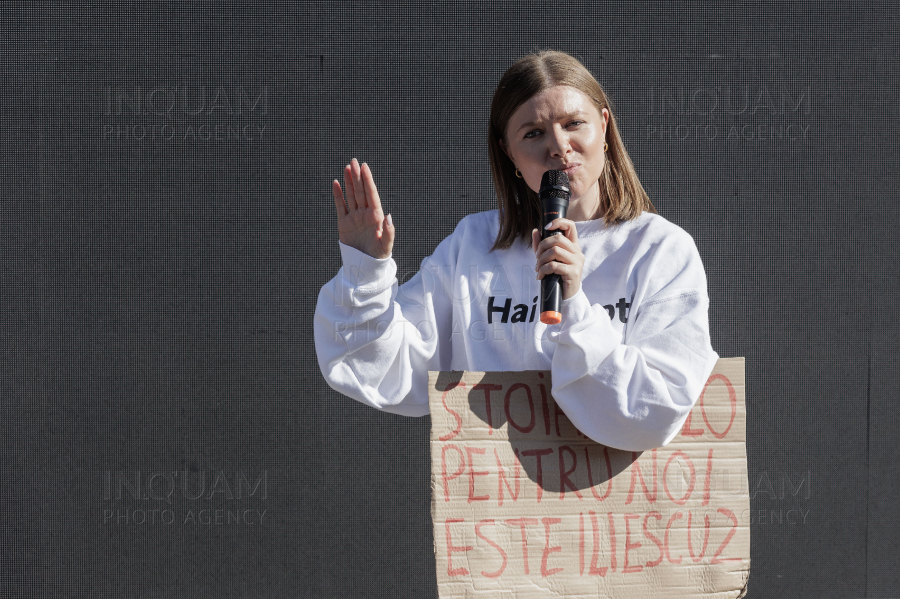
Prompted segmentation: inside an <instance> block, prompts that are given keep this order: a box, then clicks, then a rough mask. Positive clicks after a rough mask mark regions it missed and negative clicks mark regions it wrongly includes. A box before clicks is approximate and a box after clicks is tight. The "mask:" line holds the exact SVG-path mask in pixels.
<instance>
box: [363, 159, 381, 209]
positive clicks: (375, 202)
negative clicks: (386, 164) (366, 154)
mask: <svg viewBox="0 0 900 599" xmlns="http://www.w3.org/2000/svg"><path fill="white" fill-rule="evenodd" d="M360 174H361V176H362V187H363V191H364V192H365V196H366V202H367V205H368V207H369V208H372V209H373V210H381V198H380V197H378V188H376V187H375V178H374V177H373V176H372V170H371V169H370V168H369V165H368V164H366V163H365V162H363V164H362V167H361V168H360Z"/></svg>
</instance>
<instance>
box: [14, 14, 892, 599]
mask: <svg viewBox="0 0 900 599" xmlns="http://www.w3.org/2000/svg"><path fill="white" fill-rule="evenodd" d="M898 31H900V10H898V7H897V5H896V2H868V3H847V2H815V3H813V2H809V3H790V2H777V3H775V2H766V3H758V2H747V3H710V4H701V3H697V2H659V3H626V2H621V3H603V4H599V3H590V2H578V1H574V0H573V1H570V2H565V3H557V2H546V1H532V2H529V1H518V2H493V3H481V2H461V3H431V2H379V3H375V2H360V3H356V2H354V3H349V2H348V3H338V2H334V3H332V2H321V3H304V2H292V3H284V4H271V3H270V4H267V5H266V6H264V7H263V6H250V5H242V6H238V5H236V4H235V5H233V6H232V5H228V4H222V3H214V4H213V3H210V4H204V5H202V6H199V7H193V6H191V5H189V4H188V3H176V2H167V3H154V4H153V5H152V6H150V5H148V4H144V3H128V4H118V3H116V4H114V3H75V2H29V3H17V2H4V3H3V4H2V7H0V135H2V144H3V149H4V155H3V159H2V160H0V194H2V197H0V256H2V261H0V289H2V310H0V401H2V406H3V408H4V409H3V420H2V424H0V427H2V428H0V432H2V441H0V471H2V475H3V481H2V484H0V506H2V509H0V551H2V553H0V564H2V566H0V595H2V596H8V597H98V598H99V597H110V598H112V597H115V598H131V597H135V598H136V597H242V598H243V597H247V598H252V597H310V598H330V597H335V598H337V597H341V598H343V597H355V598H363V597H391V598H399V597H416V598H421V597H435V596H436V591H435V582H434V558H433V553H432V549H431V543H432V538H431V528H430V527H431V523H430V519H429V500H430V490H429V479H428V444H427V442H428V427H429V422H428V419H427V418H424V419H403V418H399V417H394V416H389V415H385V414H381V413H378V412H376V411H374V410H371V409H367V408H363V407H362V406H359V405H357V404H356V403H355V402H353V401H352V400H349V399H347V398H344V397H341V396H339V395H338V394H336V393H335V392H333V391H331V390H330V389H329V388H328V387H327V386H326V385H325V383H324V382H323V380H322V378H321V375H320V374H319V371H318V368H317V365H316V360H315V352H314V347H313V339H312V329H311V326H310V325H311V318H312V312H313V309H314V305H315V297H316V294H317V291H318V288H319V287H320V286H321V285H322V284H323V283H324V282H325V281H326V280H327V279H328V278H330V277H331V276H333V275H334V274H335V272H336V271H337V269H338V267H339V257H338V252H337V237H336V234H335V232H334V223H335V221H334V217H333V204H332V201H331V198H330V195H329V182H330V181H331V179H333V178H335V177H338V176H340V172H341V167H342V166H343V165H344V164H345V163H346V162H347V161H348V160H349V159H350V158H352V157H354V156H356V157H359V158H360V159H362V160H366V161H368V162H369V164H370V165H371V166H372V169H373V171H374V173H375V176H376V181H377V183H378V184H379V188H380V191H381V195H382V197H383V198H384V201H385V204H386V208H387V210H388V211H390V212H392V213H393V215H394V220H395V223H396V225H397V229H398V236H399V237H398V243H397V246H396V250H395V255H396V257H397V260H398V263H399V265H400V272H401V275H402V278H403V279H405V278H408V277H409V276H410V275H411V273H412V272H414V271H415V269H416V268H417V265H418V263H419V262H420V260H421V259H422V258H423V257H424V256H426V255H427V254H428V253H429V252H430V251H431V250H432V249H433V248H434V247H435V245H436V244H437V243H438V241H439V240H440V239H442V238H443V237H444V236H445V235H446V234H447V233H449V232H450V231H451V230H452V228H453V227H454V225H455V224H456V222H457V221H458V220H459V219H460V218H461V217H462V216H463V215H465V214H468V213H470V212H473V211H478V210H486V209H490V208H492V207H493V205H494V204H493V202H494V199H493V193H492V189H491V184H490V176H489V170H488V166H487V158H486V151H485V143H484V137H485V123H486V119H487V114H488V105H489V102H490V97H491V95H492V93H493V88H494V86H495V84H496V82H497V80H498V79H499V77H500V75H501V74H502V72H503V71H504V70H505V69H506V67H508V66H509V65H510V64H511V63H512V62H513V61H514V60H515V59H517V58H519V57H520V56H522V55H523V54H525V53H527V52H528V51H531V50H534V49H539V48H547V47H553V48H558V49H562V50H566V51H569V52H571V53H573V54H576V55H577V56H579V57H581V58H582V59H583V61H584V62H585V64H586V65H587V66H588V67H589V68H590V69H591V70H592V71H593V72H594V73H595V74H596V75H597V76H598V78H599V79H600V81H601V82H602V83H603V84H604V85H605V86H606V88H607V90H608V92H609V93H610V95H611V97H612V98H613V101H614V103H615V107H616V110H617V115H618V118H619V123H620V126H621V128H622V130H623V133H624V136H625V139H626V143H627V145H628V147H629V149H630V151H631V155H632V157H633V159H634V162H635V164H636V166H637V170H638V172H639V173H640V175H641V177H642V180H643V182H644V185H645V187H646V188H647V190H648V192H649V194H650V196H651V198H652V199H653V201H654V202H655V204H656V206H657V208H658V209H659V211H660V213H661V214H662V215H663V216H665V217H666V218H668V219H669V220H671V221H673V222H675V223H677V224H678V225H680V226H681V227H683V228H685V229H686V230H687V231H689V232H690V233H691V234H692V235H693V236H694V238H695V240H696V242H697V244H698V246H699V248H700V252H701V254H702V257H703V260H704V263H705V265H706V269H707V275H708V278H709V285H710V294H711V298H712V310H711V324H712V331H713V345H714V347H715V348H716V349H717V350H718V352H719V353H720V355H722V356H745V357H746V358H747V375H748V390H747V401H748V406H747V407H748V415H749V419H748V455H749V472H750V489H751V505H752V508H753V513H752V514H751V516H752V524H751V527H752V538H753V542H752V560H753V564H752V570H751V578H750V594H749V596H750V597H753V598H762V597H798V598H800V597H816V598H821V597H891V596H896V594H897V589H898V588H900V574H898V571H897V570H896V569H895V568H893V567H892V566H896V563H897V558H896V556H897V554H898V552H900V541H898V538H900V535H898V534H897V533H898V532H900V520H898V517H897V511H896V510H897V506H898V505H900V471H898V468H897V466H896V456H897V455H898V452H900V435H898V434H897V430H898V428H900V416H898V410H897V402H898V399H900V358H898V356H900V351H898V350H900V347H898V339H900V318H898V315H900V311H898V299H900V298H898V295H900V256H898V241H900V239H898V231H900V209H898V197H897V191H896V190H897V189H898V186H900V174H898V173H900V169H898V167H900V163H898V162H900V161H898V157H897V156H898V154H897V148H898V145H900V144H898V142H900V139H898V130H900V119H898V116H900V115H898V111H900V55H898V53H900V35H898V33H897V32H898Z"/></svg>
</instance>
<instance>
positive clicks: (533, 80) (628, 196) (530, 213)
mask: <svg viewBox="0 0 900 599" xmlns="http://www.w3.org/2000/svg"><path fill="white" fill-rule="evenodd" d="M557 85H568V86H570V87H574V88H575V89H577V90H578V91H580V92H581V93H583V94H584V95H586V96H587V97H588V98H590V99H591V101H593V102H594V104H595V105H596V106H597V110H598V111H599V112H601V113H602V112H603V109H604V108H606V109H607V110H608V111H609V124H608V125H607V129H606V143H608V144H609V149H608V151H607V152H606V165H605V166H604V167H603V172H602V173H601V175H600V196H601V197H600V210H601V215H600V216H602V217H603V218H604V219H605V220H606V222H607V223H619V222H623V221H627V220H631V219H633V218H637V217H638V216H639V215H640V214H641V213H642V212H644V211H645V210H646V211H649V212H656V208H654V207H653V204H652V203H651V202H650V198H649V197H648V196H647V192H645V191H644V187H643V186H642V185H641V182H640V180H638V177H637V173H636V172H635V171H634V165H633V164H632V162H631V158H629V156H628V152H627V151H626V150H625V144H624V143H623V142H622V138H621V137H620V136H619V130H618V128H617V127H616V117H615V116H614V115H613V111H612V106H611V105H610V102H609V99H608V98H607V97H606V93H605V92H604V91H603V88H602V87H600V84H599V83H597V80H596V79H594V77H593V75H591V73H590V72H589V71H588V70H587V69H586V68H585V66H584V65H583V64H581V62H579V61H578V59H576V58H574V57H572V56H570V55H569V54H566V53H565V52H557V51H552V50H548V51H544V52H538V53H536V54H530V55H528V56H526V57H524V58H522V59H521V60H519V61H518V62H516V64H514V65H513V66H511V67H510V68H509V69H508V70H507V71H506V73H504V75H503V77H502V78H501V79H500V83H499V84H497V90H496V91H495V92H494V99H493V101H492V102H491V119H490V125H489V132H488V152H489V154H490V160H491V175H492V176H493V178H494V187H495V188H496V190H497V201H498V204H499V207H500V231H499V232H498V233H497V239H496V241H495V242H494V247H493V248H491V249H492V250H495V249H506V248H508V247H510V246H511V245H512V244H513V243H514V242H515V241H516V239H522V240H526V241H528V242H530V240H531V231H532V229H535V228H536V227H538V226H539V224H540V220H541V204H540V200H539V198H538V194H536V193H535V192H534V191H532V190H531V189H530V188H529V187H528V185H526V183H525V179H521V178H519V177H517V176H516V175H515V169H516V167H515V165H513V162H512V160H510V158H509V156H507V155H506V152H505V151H504V150H503V144H504V143H506V137H505V136H506V126H507V124H508V123H509V119H510V118H511V117H512V115H513V114H514V113H515V112H516V110H518V109H519V107H520V106H521V105H522V104H524V103H525V102H527V101H528V100H530V99H531V98H532V97H534V96H535V95H537V94H539V93H541V92H542V91H544V90H546V89H549V88H551V87H554V86H557Z"/></svg>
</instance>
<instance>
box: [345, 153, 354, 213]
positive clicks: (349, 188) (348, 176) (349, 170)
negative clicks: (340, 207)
mask: <svg viewBox="0 0 900 599" xmlns="http://www.w3.org/2000/svg"><path fill="white" fill-rule="evenodd" d="M344 191H346V194H345V197H346V199H347V210H348V211H349V212H354V211H356V194H355V193H354V191H353V167H352V166H351V165H349V164H348V165H347V166H345V167H344Z"/></svg>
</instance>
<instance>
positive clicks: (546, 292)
mask: <svg viewBox="0 0 900 599" xmlns="http://www.w3.org/2000/svg"><path fill="white" fill-rule="evenodd" d="M539 195H540V198H541V213H542V216H541V239H546V238H547V237H550V236H551V235H561V234H562V231H560V230H559V229H554V230H553V231H548V230H547V229H545V227H546V226H547V224H548V223H550V222H551V221H553V220H555V219H557V218H565V217H566V211H567V210H568V209H569V176H568V175H567V174H566V173H565V171H547V172H546V173H544V176H543V177H542V178H541V191H540V194H539ZM560 302H562V283H561V279H560V276H559V275H547V276H545V277H544V278H543V279H541V322H543V323H544V324H559V323H560V321H562V314H561V313H560V311H559V305H560Z"/></svg>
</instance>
